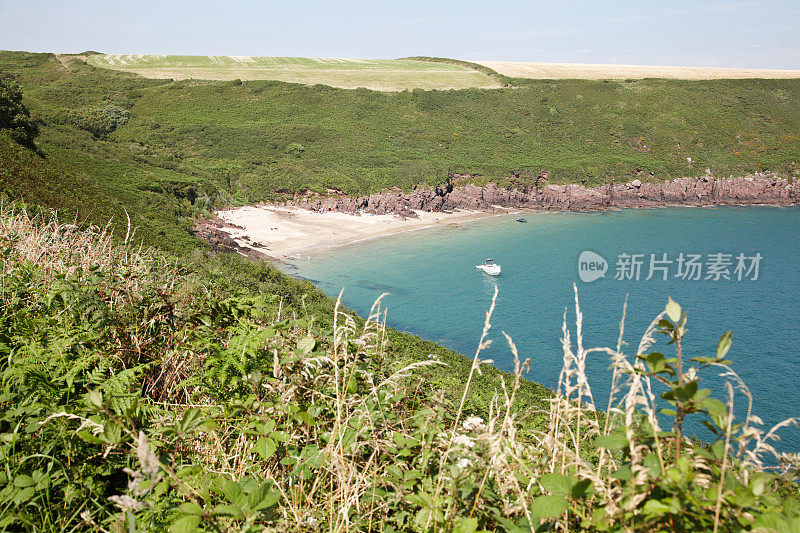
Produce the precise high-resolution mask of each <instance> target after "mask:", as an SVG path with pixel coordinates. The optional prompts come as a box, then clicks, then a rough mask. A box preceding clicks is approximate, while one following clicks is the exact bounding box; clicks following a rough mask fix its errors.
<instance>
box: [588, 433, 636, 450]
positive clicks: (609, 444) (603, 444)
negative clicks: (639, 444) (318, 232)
mask: <svg viewBox="0 0 800 533" xmlns="http://www.w3.org/2000/svg"><path fill="white" fill-rule="evenodd" d="M627 445H628V439H627V437H625V435H623V434H621V433H612V434H610V435H600V436H599V437H597V439H596V440H595V446H597V447H598V448H607V449H609V450H611V451H616V450H621V449H623V448H625V447H626V446H627Z"/></svg>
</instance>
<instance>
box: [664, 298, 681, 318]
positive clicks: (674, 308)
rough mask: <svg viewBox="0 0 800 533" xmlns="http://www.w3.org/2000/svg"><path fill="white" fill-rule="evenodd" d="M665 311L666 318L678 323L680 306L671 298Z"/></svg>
mask: <svg viewBox="0 0 800 533" xmlns="http://www.w3.org/2000/svg"><path fill="white" fill-rule="evenodd" d="M666 311H667V316H668V317H669V319H670V320H672V321H673V322H678V321H679V320H680V319H681V306H680V305H678V304H677V303H676V302H675V300H673V299H672V298H670V299H669V300H668V301H667V307H666Z"/></svg>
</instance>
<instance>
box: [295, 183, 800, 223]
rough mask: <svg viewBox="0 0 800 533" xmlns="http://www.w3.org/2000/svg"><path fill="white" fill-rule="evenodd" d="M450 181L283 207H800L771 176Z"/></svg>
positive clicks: (794, 187) (799, 195)
mask: <svg viewBox="0 0 800 533" xmlns="http://www.w3.org/2000/svg"><path fill="white" fill-rule="evenodd" d="M457 182H458V177H457V176H451V177H450V178H448V180H447V183H445V184H442V185H440V186H438V187H422V186H421V187H417V188H416V189H414V190H413V191H411V192H410V193H404V192H403V191H401V190H400V189H397V188H394V189H391V190H388V191H385V192H381V193H376V194H372V195H370V196H363V197H360V198H352V197H349V196H346V195H343V194H338V191H337V194H334V195H331V196H325V197H322V198H308V197H305V198H295V199H294V200H292V201H290V202H287V205H291V206H295V207H302V208H307V209H312V210H319V209H324V210H326V211H327V210H337V211H341V212H346V213H354V214H355V213H359V212H365V213H375V214H386V213H397V214H399V215H402V216H411V217H413V216H415V215H414V210H420V211H448V210H452V209H488V208H491V207H493V206H500V207H511V208H528V209H550V210H569V211H592V210H603V209H611V208H618V207H658V206H665V205H688V206H707V205H756V204H767V205H792V204H797V203H800V183H798V180H793V181H792V180H789V179H785V178H782V177H779V176H777V175H772V174H755V175H752V176H747V177H743V178H722V179H719V178H714V177H712V176H704V177H701V178H679V179H675V180H672V181H662V182H658V183H650V182H644V183H643V182H641V181H640V180H633V181H630V182H627V183H614V182H611V183H609V184H607V185H601V186H598V187H584V186H582V185H549V184H548V185H544V184H541V183H540V184H539V185H536V184H533V183H532V184H520V183H517V184H515V185H513V186H511V187H508V188H501V187H498V186H497V185H496V184H495V183H489V184H487V185H485V186H483V187H478V186H476V185H472V184H467V185H458V183H457Z"/></svg>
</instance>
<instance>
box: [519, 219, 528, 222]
mask: <svg viewBox="0 0 800 533" xmlns="http://www.w3.org/2000/svg"><path fill="white" fill-rule="evenodd" d="M517 222H527V220H525V219H524V218H518V219H517Z"/></svg>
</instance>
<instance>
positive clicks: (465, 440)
mask: <svg viewBox="0 0 800 533" xmlns="http://www.w3.org/2000/svg"><path fill="white" fill-rule="evenodd" d="M453 444H459V445H461V446H465V447H467V448H472V447H473V446H474V445H475V443H474V442H472V439H471V438H469V437H467V436H466V435H459V436H458V437H456V438H454V439H453Z"/></svg>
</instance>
